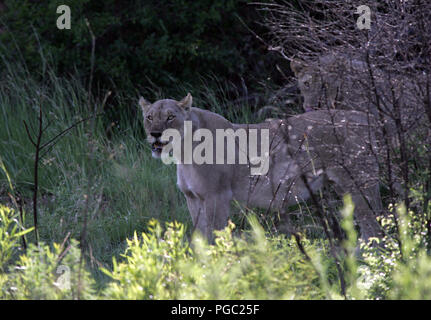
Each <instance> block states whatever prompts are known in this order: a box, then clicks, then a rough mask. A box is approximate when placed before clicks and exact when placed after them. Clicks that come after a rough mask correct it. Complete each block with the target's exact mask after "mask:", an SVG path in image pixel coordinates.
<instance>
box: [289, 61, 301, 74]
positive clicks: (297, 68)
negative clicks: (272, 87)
mask: <svg viewBox="0 0 431 320" xmlns="http://www.w3.org/2000/svg"><path fill="white" fill-rule="evenodd" d="M304 67H305V65H304V62H303V61H300V60H292V61H290V68H291V69H292V71H293V72H294V73H295V75H298V73H299V72H301V70H302V69H303V68H304Z"/></svg>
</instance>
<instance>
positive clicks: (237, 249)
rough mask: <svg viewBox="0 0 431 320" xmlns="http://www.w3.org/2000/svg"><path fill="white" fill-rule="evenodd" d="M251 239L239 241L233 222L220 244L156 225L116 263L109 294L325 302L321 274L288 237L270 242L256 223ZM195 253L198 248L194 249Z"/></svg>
mask: <svg viewBox="0 0 431 320" xmlns="http://www.w3.org/2000/svg"><path fill="white" fill-rule="evenodd" d="M251 224H252V230H251V233H250V234H249V235H247V236H243V237H240V238H237V237H234V236H233V234H232V231H233V229H234V225H233V224H232V223H230V224H229V226H228V227H227V228H226V229H225V230H223V231H219V232H217V236H216V239H215V244H214V245H209V244H208V243H207V242H206V241H205V240H204V239H203V238H202V237H200V236H195V237H194V238H193V240H192V244H191V247H190V246H189V244H188V242H187V241H186V240H185V238H184V235H185V234H184V227H183V226H182V225H180V224H177V223H169V224H167V229H166V231H165V232H164V233H162V228H161V226H160V224H159V223H157V222H156V221H152V223H151V227H150V228H149V233H144V234H142V238H141V239H139V238H138V237H137V235H136V234H135V237H134V238H133V240H130V241H128V248H127V250H126V252H125V254H124V255H123V257H124V261H123V262H121V263H117V262H114V268H113V271H112V272H111V271H108V270H105V272H106V273H107V274H108V275H109V276H110V277H111V278H112V279H113V282H111V284H110V285H109V287H108V288H107V290H106V292H105V294H106V297H107V298H112V299H316V298H317V299H319V298H322V297H324V293H323V292H322V290H321V289H320V288H319V274H318V273H317V271H316V270H315V269H314V267H313V265H312V264H311V263H306V262H305V261H304V257H303V256H302V255H301V253H300V252H299V251H298V250H297V249H296V247H295V245H294V243H293V242H292V241H288V240H286V239H284V238H283V237H273V238H267V237H266V236H265V232H264V230H263V229H262V228H261V227H260V226H259V225H258V224H257V221H256V220H255V219H251ZM192 248H193V249H192Z"/></svg>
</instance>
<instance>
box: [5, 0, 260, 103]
mask: <svg viewBox="0 0 431 320" xmlns="http://www.w3.org/2000/svg"><path fill="white" fill-rule="evenodd" d="M62 4H65V5H68V6H70V9H71V18H72V19H71V29H70V30H59V29H57V27H56V20H57V18H58V17H59V16H60V14H57V13H56V10H57V7H58V6H59V5H62ZM4 5H5V8H4V9H3V12H1V20H0V23H2V24H3V26H2V27H1V30H2V31H1V32H0V43H2V44H3V47H2V48H1V49H0V50H1V51H0V52H2V53H3V54H6V55H11V54H13V55H14V57H15V58H17V59H22V60H24V61H25V63H26V65H27V67H28V70H29V71H30V72H35V71H37V72H39V71H40V69H39V67H40V66H41V65H43V66H44V67H45V68H48V65H49V66H50V68H54V69H55V70H57V71H59V72H60V74H62V75H67V74H70V73H74V72H75V68H76V69H77V70H78V71H79V74H80V75H81V76H83V77H85V78H88V76H89V73H90V59H91V54H90V53H91V49H92V39H91V36H90V30H89V28H88V27H87V25H86V22H85V19H88V21H89V23H90V28H91V30H92V32H93V33H94V36H95V38H96V51H95V64H94V65H95V81H96V82H97V83H100V85H102V86H104V87H109V88H111V89H112V88H113V87H114V86H115V87H118V88H119V89H123V90H124V89H127V90H130V91H134V90H136V89H142V88H143V87H147V86H157V87H164V88H169V87H170V86H172V85H175V84H177V83H181V82H183V83H194V84H197V83H200V81H201V77H204V78H205V77H207V76H209V75H216V76H217V77H218V78H221V79H224V80H232V81H234V82H239V80H240V78H239V77H238V75H242V74H244V75H246V74H247V78H248V79H251V78H252V75H256V74H259V75H260V76H262V75H263V74H262V73H264V60H262V59H261V58H262V53H265V50H266V49H265V48H264V47H262V46H261V44H260V42H258V40H257V39H256V38H255V37H253V34H252V33H251V32H250V31H249V30H248V28H249V27H250V26H253V28H254V29H255V28H259V25H258V24H257V23H256V22H257V20H258V19H259V17H258V14H257V10H256V6H253V5H251V1H249V0H241V1H238V0H228V1H226V0H216V1H213V0H204V1H184V0H169V1H163V2H160V1H155V0H145V1H139V0H127V1H119V0H107V1H89V0H78V1H63V0H61V1H60V0H49V1H29V0H25V1H13V0H6V1H4ZM18 49H19V50H18ZM151 98H152V97H151Z"/></svg>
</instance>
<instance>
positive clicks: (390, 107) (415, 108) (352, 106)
mask: <svg viewBox="0 0 431 320" xmlns="http://www.w3.org/2000/svg"><path fill="white" fill-rule="evenodd" d="M290 66H291V69H292V71H293V72H294V74H295V76H296V78H297V80H298V87H299V89H300V91H301V95H302V97H303V100H304V102H303V109H304V111H306V112H309V111H312V110H318V109H346V110H359V111H363V112H369V113H371V114H372V115H373V116H374V117H375V119H378V120H379V121H381V123H382V124H383V123H384V124H385V127H386V129H387V132H388V134H389V135H391V136H394V135H396V129H395V121H396V119H397V118H398V117H399V118H400V120H401V123H402V125H403V127H404V128H409V127H411V126H415V125H416V123H417V122H418V121H419V120H420V119H421V118H422V115H423V114H424V110H422V108H420V105H421V101H420V97H419V95H418V92H420V91H421V90H418V89H419V88H417V84H418V83H419V82H420V81H418V79H414V80H415V81H412V80H413V79H409V78H408V77H407V76H405V75H403V74H390V73H388V72H385V71H383V70H381V69H379V68H376V67H375V66H370V67H369V66H368V64H367V63H366V62H365V61H363V60H361V59H359V58H356V57H349V56H346V55H343V54H340V53H338V54H337V53H329V54H327V55H323V56H321V57H319V58H318V59H316V60H315V61H303V60H300V59H293V60H292V61H291V63H290ZM370 68H371V70H370ZM370 72H371V73H370ZM371 74H372V76H371ZM418 77H419V78H421V76H420V75H418ZM418 77H416V78H418ZM415 82H416V83H415ZM422 91H424V89H422ZM394 103H396V104H397V106H394ZM395 107H397V108H398V110H396V108H395Z"/></svg>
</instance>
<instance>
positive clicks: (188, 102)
mask: <svg viewBox="0 0 431 320" xmlns="http://www.w3.org/2000/svg"><path fill="white" fill-rule="evenodd" d="M192 103H193V98H192V95H191V94H190V93H187V96H186V97H185V98H183V100H181V101H180V102H178V105H179V106H180V107H181V108H184V110H185V111H190V109H191V107H192Z"/></svg>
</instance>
